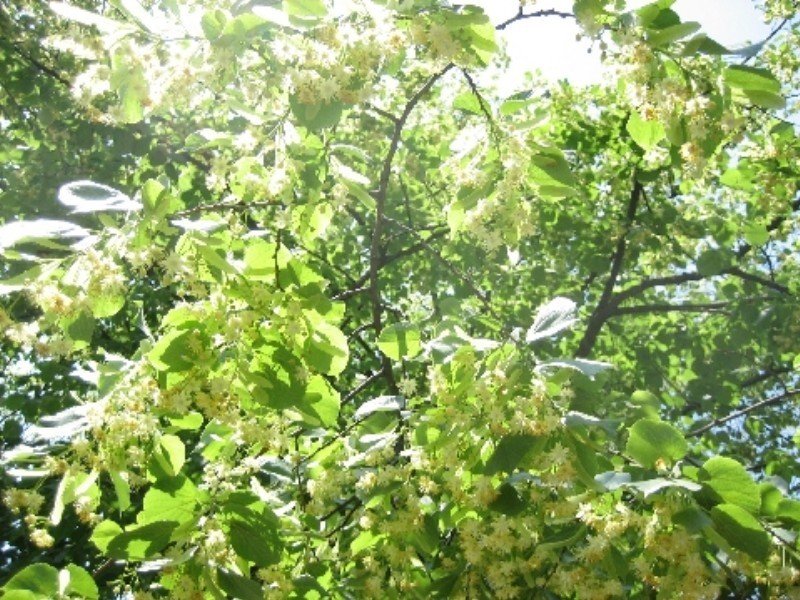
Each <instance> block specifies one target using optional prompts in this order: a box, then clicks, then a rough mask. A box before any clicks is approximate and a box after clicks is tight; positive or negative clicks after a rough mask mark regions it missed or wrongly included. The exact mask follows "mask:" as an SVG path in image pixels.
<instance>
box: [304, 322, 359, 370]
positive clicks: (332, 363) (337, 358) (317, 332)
mask: <svg viewBox="0 0 800 600" xmlns="http://www.w3.org/2000/svg"><path fill="white" fill-rule="evenodd" d="M349 356H350V351H349V349H348V347H347V338H346V337H345V336H344V334H343V333H342V332H341V330H339V328H338V327H336V326H334V325H331V324H330V323H328V322H326V321H325V320H323V319H317V320H315V322H314V323H313V329H312V331H311V335H309V336H308V339H307V340H306V343H305V346H304V348H303V358H305V359H306V361H307V362H308V364H309V365H311V366H312V367H314V368H315V369H316V370H317V371H319V372H320V373H322V374H325V375H332V376H334V377H335V376H337V375H339V373H341V372H342V371H343V370H344V368H345V367H346V366H347V361H348V358H349Z"/></svg>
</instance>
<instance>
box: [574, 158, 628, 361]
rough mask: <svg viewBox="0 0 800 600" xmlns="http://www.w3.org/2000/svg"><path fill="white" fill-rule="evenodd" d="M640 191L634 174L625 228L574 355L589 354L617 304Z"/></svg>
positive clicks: (582, 355) (583, 355)
mask: <svg viewBox="0 0 800 600" xmlns="http://www.w3.org/2000/svg"><path fill="white" fill-rule="evenodd" d="M642 192H643V188H642V184H641V183H639V181H638V180H637V179H636V175H635V174H634V178H633V187H632V188H631V195H630V197H629V199H628V208H627V210H626V213H625V230H624V231H623V232H622V234H621V235H620V238H619V240H617V247H616V248H615V249H614V255H613V256H612V257H611V272H610V273H609V275H608V279H606V284H605V286H604V287H603V293H602V295H601V296H600V301H599V302H598V303H597V306H596V307H595V309H594V312H593V313H592V316H591V317H590V318H589V323H588V324H587V326H586V332H585V333H584V334H583V338H582V339H581V342H580V344H579V345H578V350H577V351H576V352H575V356H578V357H585V356H588V355H589V353H590V352H591V351H592V348H593V347H594V345H595V343H596V342H597V336H598V335H599V334H600V330H601V329H602V328H603V324H604V323H605V322H606V320H607V319H608V318H609V317H610V316H611V313H610V311H612V310H613V309H614V308H615V307H616V305H617V303H614V302H613V295H614V286H616V284H617V278H618V277H619V274H620V271H622V263H623V261H624V260H625V249H626V247H627V243H628V242H627V237H628V232H629V231H630V228H631V225H632V224H633V220H634V219H635V218H636V209H637V208H638V206H639V201H640V200H641V198H642Z"/></svg>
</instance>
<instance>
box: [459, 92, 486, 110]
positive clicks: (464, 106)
mask: <svg viewBox="0 0 800 600" xmlns="http://www.w3.org/2000/svg"><path fill="white" fill-rule="evenodd" d="M453 108H457V109H459V110H463V111H465V112H469V113H472V114H475V115H482V114H483V110H482V109H481V101H480V100H478V97H477V96H476V95H475V94H473V93H472V92H462V93H461V94H459V95H458V96H456V99H455V100H453Z"/></svg>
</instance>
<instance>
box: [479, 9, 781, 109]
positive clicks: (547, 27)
mask: <svg viewBox="0 0 800 600" xmlns="http://www.w3.org/2000/svg"><path fill="white" fill-rule="evenodd" d="M470 3H471V4H476V5H478V6H481V7H482V8H483V9H484V10H485V11H486V13H487V14H488V15H489V17H490V18H491V19H492V21H493V22H494V23H499V22H501V21H504V20H506V19H509V18H511V17H513V16H514V15H515V14H516V13H517V10H518V6H519V3H518V2H517V0H470ZM645 4H649V2H648V1H647V0H632V1H629V2H628V6H629V7H631V8H638V7H640V6H644V5H645ZM548 8H553V9H556V10H560V11H564V12H571V11H572V1H571V0H551V1H546V0H541V1H540V2H537V3H536V4H535V5H534V6H533V7H528V8H526V12H532V11H536V10H544V9H548ZM673 9H674V10H675V12H677V13H678V14H679V15H680V16H681V20H683V21H697V22H699V23H700V25H701V26H702V31H703V32H705V33H707V34H708V35H709V36H710V37H712V38H713V39H715V40H716V41H718V42H719V43H721V44H723V45H725V46H728V47H731V48H738V47H742V46H746V45H749V44H750V43H753V42H758V41H761V40H763V39H764V38H765V37H766V36H767V35H768V34H769V31H770V28H769V27H768V26H767V25H766V24H765V23H764V22H763V19H762V15H761V13H760V12H759V11H758V10H757V9H756V8H755V5H754V3H753V1H752V0H678V1H677V2H676V3H675V5H674V6H673ZM578 33H579V29H578V26H577V25H576V23H575V21H574V20H572V19H562V18H560V17H542V18H540V19H529V20H526V21H522V22H519V23H514V24H513V25H511V26H509V27H508V28H507V29H506V30H505V31H501V32H498V36H499V37H501V38H503V39H505V40H506V43H507V44H508V53H509V56H510V57H511V65H510V66H509V68H508V71H507V72H506V73H505V75H503V76H502V77H501V79H500V81H499V82H498V83H499V86H500V90H501V93H502V94H511V93H514V92H515V91H519V90H520V89H521V87H522V85H523V83H522V82H523V81H524V74H525V73H526V72H534V71H536V70H538V71H540V72H541V74H542V75H543V76H544V77H545V78H547V79H549V80H552V81H557V80H560V79H567V80H569V81H570V82H571V83H572V84H573V85H577V86H583V85H588V84H592V83H599V82H601V81H602V80H603V78H604V77H606V76H608V70H607V69H605V68H604V67H603V65H602V64H601V62H600V52H599V49H598V48H595V49H592V47H591V44H589V43H588V42H587V41H585V40H581V41H580V42H576V40H575V38H576V36H577V35H578Z"/></svg>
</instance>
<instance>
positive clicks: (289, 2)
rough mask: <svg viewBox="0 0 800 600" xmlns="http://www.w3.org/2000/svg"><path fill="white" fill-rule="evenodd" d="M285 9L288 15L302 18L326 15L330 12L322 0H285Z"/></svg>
mask: <svg viewBox="0 0 800 600" xmlns="http://www.w3.org/2000/svg"><path fill="white" fill-rule="evenodd" d="M283 10H284V12H285V13H286V14H287V15H289V16H292V17H299V18H301V19H308V18H310V17H312V18H317V17H324V16H325V15H326V14H328V9H327V7H326V6H325V3H324V2H323V1H322V0H283Z"/></svg>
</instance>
